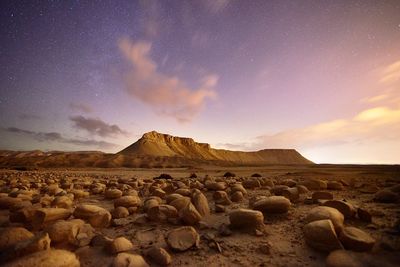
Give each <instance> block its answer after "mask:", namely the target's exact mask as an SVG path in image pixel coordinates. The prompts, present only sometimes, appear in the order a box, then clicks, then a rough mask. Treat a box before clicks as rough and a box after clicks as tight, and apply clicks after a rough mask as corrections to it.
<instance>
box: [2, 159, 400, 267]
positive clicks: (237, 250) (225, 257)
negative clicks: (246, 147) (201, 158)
mask: <svg viewBox="0 0 400 267" xmlns="http://www.w3.org/2000/svg"><path fill="white" fill-rule="evenodd" d="M226 171H231V172H233V173H235V174H236V176H237V177H250V175H251V174H253V173H259V174H261V175H262V176H263V177H269V178H271V179H272V180H274V181H275V184H279V183H280V182H281V181H283V180H286V179H293V180H294V181H296V182H299V181H304V180H307V179H312V178H318V179H321V180H324V181H331V180H335V181H340V180H342V181H343V182H344V183H345V184H347V186H345V187H344V189H343V190H340V191H336V190H335V191H331V190H324V191H329V192H331V193H333V195H334V199H338V200H346V201H347V202H349V203H351V204H353V205H354V206H357V207H363V208H365V209H366V210H368V211H369V212H370V213H371V215H372V216H373V219H372V222H371V223H367V222H363V221H361V220H359V219H355V218H354V219H346V220H345V225H346V226H356V227H358V228H360V229H362V230H364V231H365V232H367V233H369V234H370V235H371V236H372V237H373V238H375V239H376V240H377V242H376V244H375V246H374V248H373V250H372V251H371V252H369V253H372V254H373V255H375V256H376V257H377V258H382V264H383V265H382V266H384V264H385V263H387V264H390V263H393V264H394V263H396V262H398V261H399V260H400V251H399V249H400V240H399V237H400V235H399V234H400V233H399V225H398V224H399V220H400V204H399V202H398V201H397V203H376V202H374V201H373V198H374V194H373V193H363V192H362V191H363V190H362V189H363V188H366V187H369V186H371V185H374V186H377V187H378V188H379V189H382V188H387V187H391V186H394V185H399V184H400V166H357V165H312V166H311V165H310V166H268V167H251V168H250V167H249V168H247V167H230V168H221V167H207V168H192V169H90V170H88V169H71V170H65V169H51V170H50V169H47V170H39V171H34V172H17V171H12V170H2V171H0V177H1V179H5V177H22V176H36V177H48V176H49V175H53V176H55V177H69V178H71V179H72V178H78V179H85V180H87V179H89V180H96V179H97V180H98V179H102V178H106V179H117V178H120V177H128V178H132V177H136V178H139V179H143V178H153V177H155V176H158V175H160V174H161V173H168V174H170V175H171V176H172V177H173V178H174V179H178V180H179V179H187V177H188V176H189V175H190V174H191V173H196V174H197V176H198V177H204V176H206V175H208V176H209V177H221V176H222V175H223V174H224V173H225V172H226ZM2 191H3V192H4V191H6V188H5V187H4V186H3V187H2ZM364 191H365V190H364ZM247 192H248V194H247V195H246V196H245V199H244V200H243V201H241V202H239V203H232V204H231V205H229V206H227V209H226V212H224V213H215V212H214V207H215V205H214V201H213V198H212V194H213V192H210V191H205V192H203V193H204V194H205V195H206V197H207V199H208V201H209V205H210V208H211V215H210V216H209V217H207V218H204V219H203V222H202V223H201V224H200V225H196V226H195V228H196V230H197V231H198V233H199V234H200V236H201V241H200V245H199V247H198V248H193V249H190V250H188V251H185V252H181V253H177V252H172V251H171V250H169V249H168V246H167V245H166V243H165V239H164V236H165V235H166V233H167V232H168V231H170V230H171V229H174V228H177V227H179V226H181V225H182V224H181V223H178V224H171V223H157V222H146V223H143V224H140V223H134V221H135V219H136V218H137V217H138V216H141V213H140V212H138V213H136V214H133V215H130V216H129V217H128V218H127V220H128V221H129V223H128V224H127V225H124V226H110V227H108V228H102V229H99V230H98V231H99V232H101V233H103V234H104V235H106V236H108V237H111V238H115V237H118V236H124V237H126V238H128V239H129V240H131V241H132V243H133V244H134V249H133V252H135V253H138V254H142V255H143V254H144V251H145V250H146V248H148V247H150V246H152V245H160V246H162V247H165V248H166V249H167V250H168V251H169V252H170V254H171V256H172V259H173V260H172V263H171V265H170V266H324V265H325V259H326V257H327V255H328V253H324V252H319V251H316V250H314V249H312V248H310V247H309V246H307V245H306V243H305V240H304V234H303V226H304V224H305V223H304V218H305V216H306V215H307V212H308V211H309V210H310V209H312V208H313V207H316V206H318V204H306V203H305V202H304V199H305V198H306V197H307V196H310V195H311V193H312V192H310V193H309V194H308V195H303V196H302V197H301V199H300V201H299V202H297V203H293V204H292V206H291V207H290V209H289V211H288V213H286V214H283V215H282V214H281V215H266V216H265V221H264V222H265V225H266V227H265V233H264V234H263V235H260V236H256V235H253V234H248V233H242V232H237V231H233V232H232V234H231V235H229V236H223V235H220V233H219V230H218V229H219V228H220V226H221V224H223V223H225V224H228V223H229V218H228V215H227V214H228V213H229V211H230V210H233V209H237V208H248V207H249V204H248V200H249V199H250V198H251V197H253V196H263V195H268V194H269V191H268V190H267V189H265V188H264V189H261V188H257V189H254V190H252V189H248V190H247ZM78 203H93V204H96V205H98V206H102V207H104V208H106V209H108V210H111V209H112V208H113V201H112V200H105V199H104V197H103V196H102V195H91V196H90V197H88V198H83V199H80V200H79V201H77V202H76V203H75V204H78ZM0 215H1V216H3V217H4V216H8V211H7V210H0ZM216 243H218V245H219V247H220V251H218V249H217V246H216ZM387 244H389V247H390V248H388V245H387ZM68 249H69V250H72V251H74V250H76V249H77V248H72V247H68ZM86 254H87V255H86V256H85V257H82V258H81V266H96V267H99V266H109V265H110V264H111V262H112V260H113V258H114V256H112V255H109V254H107V253H103V252H102V251H94V250H91V251H90V253H86ZM88 255H89V256H88ZM147 262H148V263H149V264H150V265H151V266H157V265H155V264H154V263H153V262H152V261H151V260H147ZM394 266H395V265H394Z"/></svg>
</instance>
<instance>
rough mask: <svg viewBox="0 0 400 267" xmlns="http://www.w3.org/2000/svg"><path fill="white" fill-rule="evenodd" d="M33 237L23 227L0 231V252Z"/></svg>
mask: <svg viewBox="0 0 400 267" xmlns="http://www.w3.org/2000/svg"><path fill="white" fill-rule="evenodd" d="M33 236H34V235H33V234H32V233H31V232H29V231H28V230H26V229H25V228H23V227H7V228H3V229H1V231H0V251H3V250H5V249H6V248H7V247H12V246H14V245H15V244H17V243H18V242H21V241H25V240H29V239H31V238H32V237H33Z"/></svg>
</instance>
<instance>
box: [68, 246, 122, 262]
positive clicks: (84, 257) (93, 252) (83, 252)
mask: <svg viewBox="0 0 400 267" xmlns="http://www.w3.org/2000/svg"><path fill="white" fill-rule="evenodd" d="M74 253H75V255H76V256H77V257H78V259H79V261H80V263H81V267H91V266H96V267H110V266H112V262H113V260H114V258H115V257H114V255H110V254H108V253H104V250H103V248H102V247H91V246H84V247H81V248H78V249H77V250H75V251H74Z"/></svg>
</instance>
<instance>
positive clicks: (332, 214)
mask: <svg viewBox="0 0 400 267" xmlns="http://www.w3.org/2000/svg"><path fill="white" fill-rule="evenodd" d="M324 219H329V220H330V221H331V222H332V224H333V225H334V228H335V231H336V233H340V231H341V230H342V229H343V222H344V216H343V214H342V213H340V211H338V210H337V209H334V208H331V207H325V206H319V207H315V208H313V209H311V210H310V211H309V213H308V214H307V216H306V218H305V221H306V223H310V222H313V221H318V220H324Z"/></svg>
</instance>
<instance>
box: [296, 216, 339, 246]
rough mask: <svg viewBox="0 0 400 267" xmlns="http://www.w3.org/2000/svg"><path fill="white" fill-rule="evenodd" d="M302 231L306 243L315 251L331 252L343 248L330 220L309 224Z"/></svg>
mask: <svg viewBox="0 0 400 267" xmlns="http://www.w3.org/2000/svg"><path fill="white" fill-rule="evenodd" d="M303 230H304V237H305V240H306V243H307V244H308V245H309V246H310V247H312V248H314V249H316V250H321V251H333V250H336V249H342V248H343V247H342V244H340V241H339V239H338V238H337V235H336V232H335V229H334V227H333V224H332V222H331V220H318V221H313V222H310V223H308V224H306V225H305V226H304V229H303Z"/></svg>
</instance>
